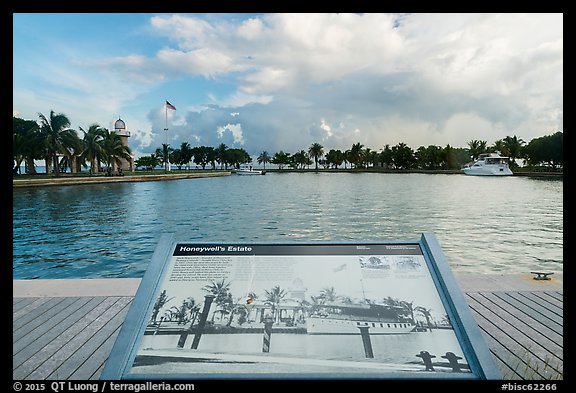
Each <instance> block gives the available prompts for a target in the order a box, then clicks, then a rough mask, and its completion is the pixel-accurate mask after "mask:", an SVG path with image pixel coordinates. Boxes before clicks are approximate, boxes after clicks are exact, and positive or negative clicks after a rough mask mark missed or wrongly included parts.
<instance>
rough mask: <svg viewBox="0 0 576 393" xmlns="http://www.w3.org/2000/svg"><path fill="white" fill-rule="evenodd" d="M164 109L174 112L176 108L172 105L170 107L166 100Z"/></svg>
mask: <svg viewBox="0 0 576 393" xmlns="http://www.w3.org/2000/svg"><path fill="white" fill-rule="evenodd" d="M166 108H168V109H172V110H173V111H175V110H176V107H175V106H174V105H172V104H171V103H169V102H168V100H166Z"/></svg>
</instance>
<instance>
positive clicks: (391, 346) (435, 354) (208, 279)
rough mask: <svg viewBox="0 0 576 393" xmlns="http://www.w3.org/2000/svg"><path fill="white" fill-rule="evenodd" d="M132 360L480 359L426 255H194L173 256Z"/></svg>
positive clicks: (455, 362) (233, 363)
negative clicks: (469, 354) (459, 333)
mask: <svg viewBox="0 0 576 393" xmlns="http://www.w3.org/2000/svg"><path fill="white" fill-rule="evenodd" d="M254 364H258V367H257V368H255V367H253V365H254ZM224 365H225V367H223V366H224ZM251 365H252V366H251ZM248 370H249V371H248ZM131 371H132V372H133V373H178V372H181V373H187V372H199V373H215V372H216V373H223V372H224V373H232V374H233V373H241V372H251V373H254V372H256V373H258V372H261V373H272V372H282V373H334V372H345V373H367V372H368V373H370V372H375V373H377V372H382V371H388V372H415V371H423V372H469V371H470V370H469V366H468V364H467V362H466V358H465V356H464V355H463V352H462V349H461V346H460V343H459V342H458V339H457V337H456V335H455V333H454V329H453V327H452V326H451V323H450V319H449V316H448V314H447V313H446V310H445V308H444V306H443V304H442V301H441V299H440V296H439V295H438V291H437V289H436V287H435V285H434V282H433V280H432V277H431V275H430V272H429V270H428V268H427V265H426V262H425V260H424V257H423V256H422V255H360V256H359V255H313V256H307V255H281V256H271V255H263V256H262V255H259V256H238V255H218V256H214V255H212V256H210V255H199V256H196V255H193V256H175V257H172V260H171V262H170V266H169V268H168V271H167V273H166V276H165V278H164V280H163V282H162V284H161V286H160V290H159V293H158V296H157V298H156V301H155V304H154V305H153V307H152V310H151V313H150V319H149V322H148V326H147V328H146V331H145V334H144V335H143V337H142V340H141V342H140V347H139V350H138V353H137V356H136V358H135V361H134V364H133V367H132V370H131Z"/></svg>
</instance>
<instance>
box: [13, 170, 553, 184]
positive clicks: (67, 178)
mask: <svg viewBox="0 0 576 393" xmlns="http://www.w3.org/2000/svg"><path fill="white" fill-rule="evenodd" d="M258 169H262V170H265V172H276V173H314V172H319V173H396V174H408V173H422V174H443V175H464V173H462V171H460V170H458V169H452V170H425V169H383V168H369V169H320V168H319V169H318V170H316V169H276V168H273V169H269V168H266V169H264V168H258ZM157 172H159V171H157ZM234 172H235V171H234V170H205V171H201V170H192V171H190V170H182V171H180V170H173V171H172V172H169V173H154V172H151V171H147V172H125V174H124V175H123V176H107V175H105V174H101V173H100V174H97V175H89V174H87V173H81V174H71V173H62V174H60V176H58V177H56V176H53V175H50V176H48V175H46V174H36V175H16V176H14V177H13V179H12V185H13V187H34V186H61V185H75V184H98V183H123V182H137V181H159V180H177V179H193V178H206V177H218V176H230V175H232V174H234ZM464 176H465V175H464ZM514 176H529V177H547V178H563V177H564V173H563V172H523V171H517V172H514Z"/></svg>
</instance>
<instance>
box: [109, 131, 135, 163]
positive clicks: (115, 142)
mask: <svg viewBox="0 0 576 393" xmlns="http://www.w3.org/2000/svg"><path fill="white" fill-rule="evenodd" d="M102 135H103V139H104V140H103V143H102V144H103V146H104V157H105V159H106V162H107V163H108V166H109V169H110V166H111V170H112V172H116V168H117V167H120V166H121V165H122V159H125V160H128V159H130V158H131V156H130V154H131V151H130V148H129V147H128V146H124V144H122V139H120V136H119V135H118V134H116V133H115V132H110V131H108V129H106V128H103V129H102Z"/></svg>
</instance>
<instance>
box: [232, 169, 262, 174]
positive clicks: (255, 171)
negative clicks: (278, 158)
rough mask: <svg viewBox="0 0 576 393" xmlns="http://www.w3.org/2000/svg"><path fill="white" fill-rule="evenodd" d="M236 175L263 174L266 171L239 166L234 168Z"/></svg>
mask: <svg viewBox="0 0 576 393" xmlns="http://www.w3.org/2000/svg"><path fill="white" fill-rule="evenodd" d="M236 174H237V175H265V174H266V171H261V170H258V169H252V168H240V169H237V170H236Z"/></svg>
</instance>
